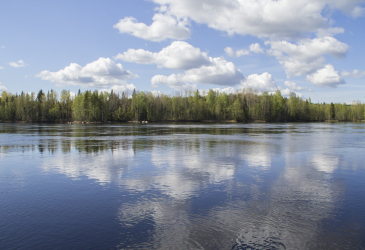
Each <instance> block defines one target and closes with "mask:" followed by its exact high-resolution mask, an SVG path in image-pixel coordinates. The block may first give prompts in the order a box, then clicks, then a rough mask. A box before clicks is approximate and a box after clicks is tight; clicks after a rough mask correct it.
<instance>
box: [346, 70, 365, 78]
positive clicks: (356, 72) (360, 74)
mask: <svg viewBox="0 0 365 250" xmlns="http://www.w3.org/2000/svg"><path fill="white" fill-rule="evenodd" d="M341 75H342V76H343V77H347V76H348V77H354V78H362V77H364V76H365V71H363V72H361V71H360V70H357V69H354V70H353V71H352V72H348V71H346V70H343V71H342V74H341Z"/></svg>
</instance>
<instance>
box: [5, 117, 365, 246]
mask: <svg viewBox="0 0 365 250" xmlns="http://www.w3.org/2000/svg"><path fill="white" fill-rule="evenodd" d="M364 149H365V123H287V124H200V123H176V124H173V123H168V124H163V123H162V124H158V123H156V124H153V123H151V124H146V125H145V124H123V123H121V124H107V125H96V124H78V125H77V124H72V125H69V124H10V123H3V124H0V248H1V249H365V150H364Z"/></svg>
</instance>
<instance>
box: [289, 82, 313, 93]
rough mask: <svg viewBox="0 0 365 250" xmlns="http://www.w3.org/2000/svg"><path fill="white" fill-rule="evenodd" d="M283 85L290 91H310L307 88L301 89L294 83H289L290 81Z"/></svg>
mask: <svg viewBox="0 0 365 250" xmlns="http://www.w3.org/2000/svg"><path fill="white" fill-rule="evenodd" d="M284 85H285V86H287V87H289V88H290V89H292V90H296V91H303V90H307V91H312V90H311V89H310V88H308V87H304V88H303V87H301V86H298V85H297V84H296V83H295V82H290V81H286V82H284Z"/></svg>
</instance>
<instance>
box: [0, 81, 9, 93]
mask: <svg viewBox="0 0 365 250" xmlns="http://www.w3.org/2000/svg"><path fill="white" fill-rule="evenodd" d="M7 90H8V89H7V88H6V87H5V86H2V83H1V82H0V91H1V92H3V91H7Z"/></svg>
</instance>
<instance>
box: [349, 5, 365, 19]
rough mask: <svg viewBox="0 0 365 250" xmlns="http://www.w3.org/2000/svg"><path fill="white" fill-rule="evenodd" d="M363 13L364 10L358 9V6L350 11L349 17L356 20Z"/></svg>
mask: <svg viewBox="0 0 365 250" xmlns="http://www.w3.org/2000/svg"><path fill="white" fill-rule="evenodd" d="M364 13H365V8H363V7H360V6H356V7H355V8H354V9H353V10H352V11H351V16H352V17H353V18H357V17H360V16H363V15H364Z"/></svg>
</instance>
